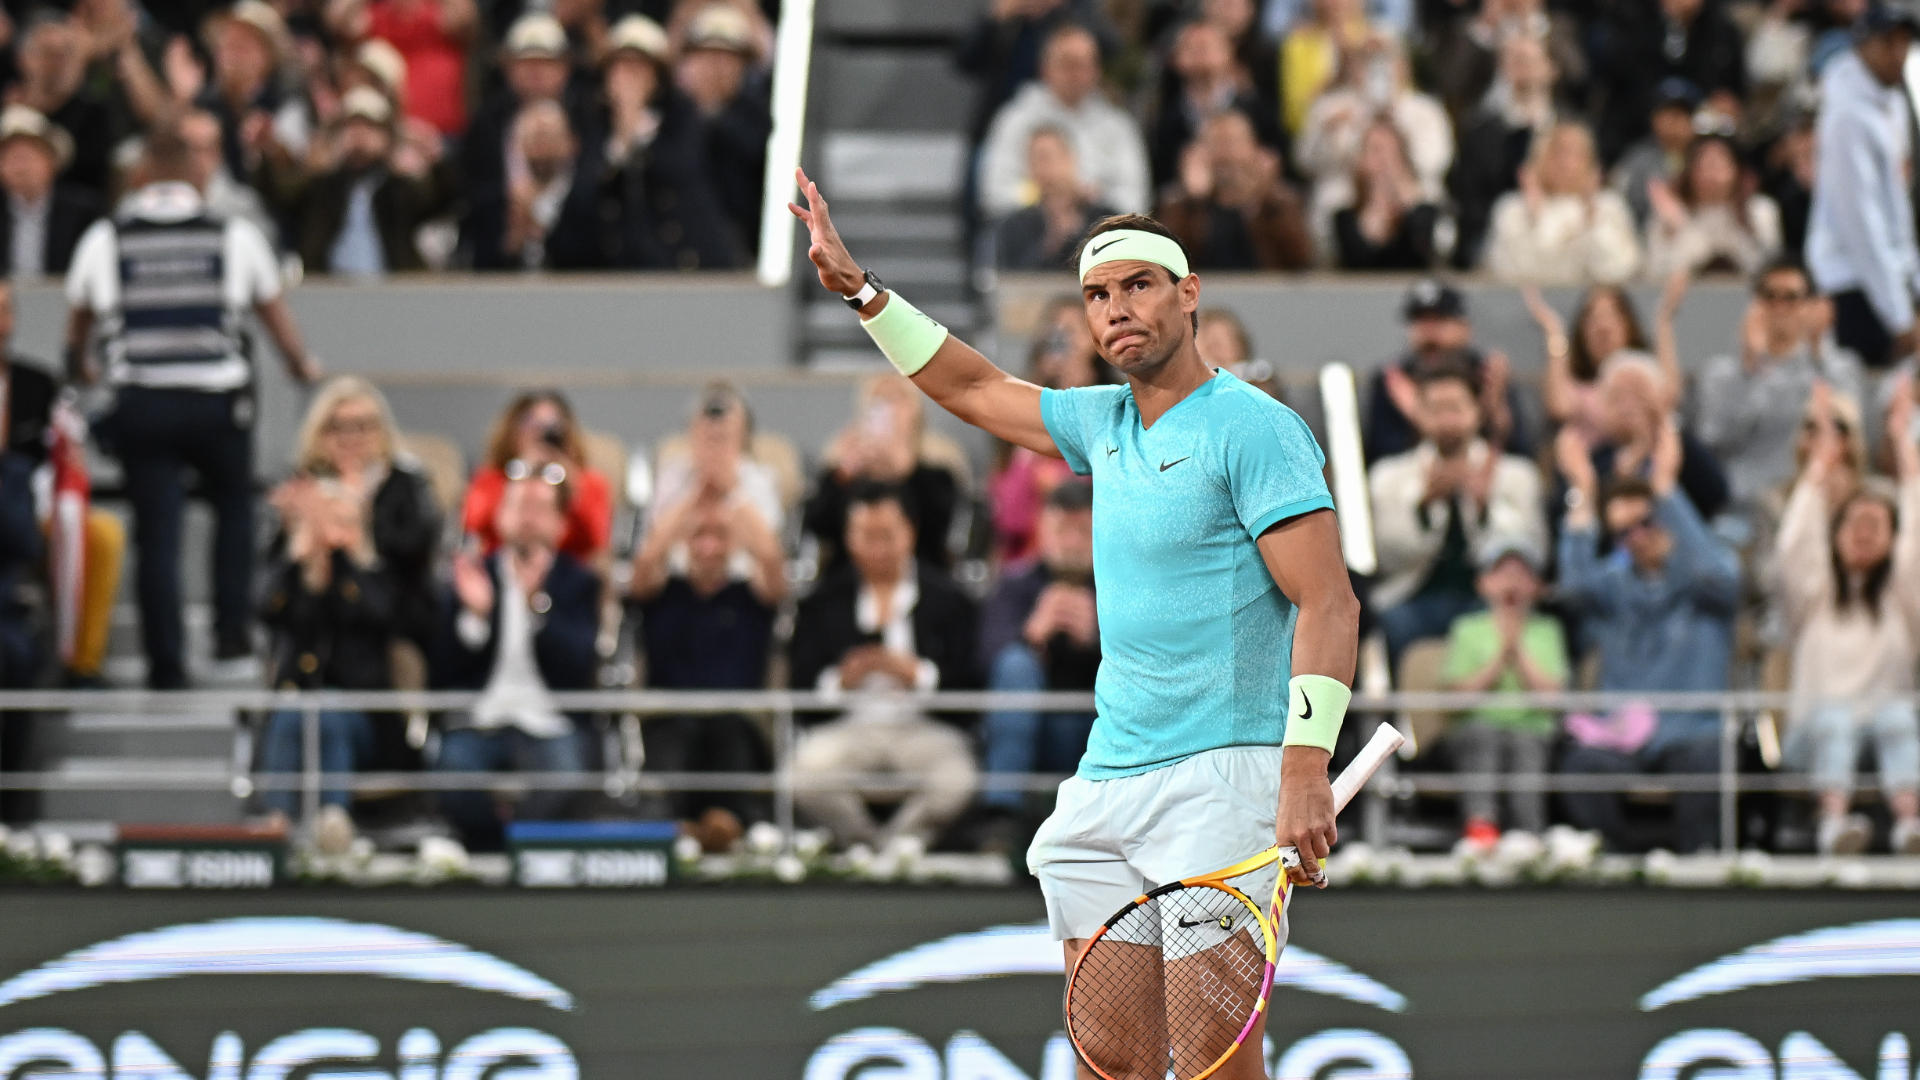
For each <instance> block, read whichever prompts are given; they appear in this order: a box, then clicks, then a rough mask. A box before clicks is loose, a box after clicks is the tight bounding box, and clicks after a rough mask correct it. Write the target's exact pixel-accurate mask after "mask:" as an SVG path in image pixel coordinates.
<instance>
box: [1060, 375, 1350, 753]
mask: <svg viewBox="0 0 1920 1080" xmlns="http://www.w3.org/2000/svg"><path fill="white" fill-rule="evenodd" d="M1040 416H1041V419H1042V420H1043V421H1044V422H1045V423H1046V425H1047V432H1048V434H1050V435H1052V436H1053V442H1054V445H1055V446H1058V447H1059V448H1060V452H1061V454H1063V455H1064V456H1065V457H1066V459H1067V464H1068V465H1070V466H1072V467H1073V471H1074V472H1075V473H1078V474H1079V475H1081V476H1091V477H1093V574H1094V579H1095V580H1096V581H1098V582H1099V585H1100V588H1099V599H1098V603H1099V611H1100V675H1099V677H1098V679H1097V680H1096V681H1095V684H1094V700H1095V706H1096V709H1097V711H1098V719H1097V720H1096V721H1095V722H1094V725H1093V734H1092V736H1091V737H1090V738H1089V739H1088V740H1087V753H1086V756H1085V757H1082V758H1081V759H1080V770H1079V771H1080V775H1081V776H1084V777H1086V778H1088V779H1092V780H1107V779H1112V778H1114V777H1120V776H1133V775H1136V774H1138V773H1143V772H1148V771H1151V770H1153V769H1158V768H1162V767H1164V766H1167V765H1172V764H1174V763H1175V762H1177V761H1180V760H1182V759H1184V758H1188V757H1192V756H1193V755H1194V754H1198V753H1202V752H1204V751H1207V750H1217V749H1219V748H1221V747H1224V746H1278V745H1280V739H1281V736H1282V735H1283V734H1285V732H1286V726H1287V680H1288V679H1289V678H1290V677H1291V674H1292V667H1293V623H1294V619H1295V617H1296V615H1297V611H1296V609H1295V608H1294V606H1293V602H1292V601H1290V600H1288V599H1287V598H1286V595H1285V594H1284V593H1282V592H1281V591H1280V589H1279V587H1278V586H1276V585H1274V583H1273V575H1271V574H1269V573H1268V572H1267V567H1266V564H1265V563H1264V562H1262V561H1261V559H1260V552H1259V549H1258V548H1256V547H1255V546H1254V541H1255V540H1257V539H1258V538H1259V536H1260V534H1261V533H1263V532H1265V531H1266V530H1267V529H1268V528H1270V527H1272V526H1273V525H1274V524H1276V523H1278V522H1282V521H1285V520H1287V519H1288V518H1291V517H1297V516H1299V515H1301V514H1304V513H1307V512H1309V511H1312V510H1320V509H1330V508H1332V506H1333V498H1332V497H1331V496H1330V495H1329V494H1328V493H1327V482H1326V478H1325V477H1324V476H1323V475H1322V474H1321V471H1320V470H1321V467H1322V466H1323V465H1324V464H1325V461H1326V458H1325V457H1323V456H1322V455H1321V453H1320V446H1319V444H1318V443H1316V442H1314V439H1313V433H1312V432H1310V431H1308V430H1307V425H1306V423H1305V422H1304V421H1302V420H1301V419H1300V417H1299V416H1298V415H1297V414H1296V413H1295V412H1294V411H1293V410H1292V409H1289V408H1287V407H1286V406H1285V405H1282V404H1280V403H1279V402H1278V401H1275V400H1274V399H1273V398H1271V397H1268V396H1267V395H1266V394H1265V393H1264V392H1262V391H1260V390H1257V389H1255V388H1253V387H1251V386H1248V385H1247V384H1246V383H1243V382H1241V381H1240V380H1239V379H1236V378H1234V377H1233V376H1232V375H1231V374H1229V373H1227V372H1225V371H1221V372H1217V373H1216V374H1215V375H1214V377H1213V378H1212V379H1209V380H1208V381H1207V382H1205V383H1203V384H1201V386H1200V388H1199V389H1197V390H1195V391H1194V392H1193V393H1191V394H1189V395H1187V397H1186V399H1185V400H1183V401H1181V402H1180V403H1179V404H1178V405H1175V406H1174V407H1173V408H1171V409H1169V410H1167V412H1166V413H1165V414H1164V415H1163V416H1161V417H1160V419H1159V420H1157V421H1155V422H1154V425H1153V427H1152V429H1150V430H1149V429H1146V428H1143V427H1141V425H1140V410H1139V409H1138V408H1136V407H1135V406H1134V403H1133V391H1132V390H1131V389H1129V388H1128V387H1125V386H1092V387H1085V388H1082V389H1075V390H1045V391H1042V392H1041V394H1040Z"/></svg>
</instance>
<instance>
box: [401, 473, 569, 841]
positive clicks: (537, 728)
mask: <svg viewBox="0 0 1920 1080" xmlns="http://www.w3.org/2000/svg"><path fill="white" fill-rule="evenodd" d="M556 479H558V482H557V483H556V482H554V481H553V480H550V479H547V478H545V477H543V476H529V477H527V478H525V479H521V480H515V481H513V482H512V483H510V484H508V485H507V487H506V490H505V492H504V493H503V494H502V495H501V498H500V500H499V503H498V513H497V514H496V515H495V517H494V530H495V532H496V533H497V534H498V535H499V536H500V538H501V547H500V550H499V551H497V552H495V553H494V554H493V555H491V556H488V557H486V558H482V557H481V556H479V555H476V554H474V553H472V552H462V553H460V554H459V555H457V556H455V557H454V562H453V589H452V595H451V596H449V597H448V598H447V600H446V601H445V602H444V603H443V604H442V615H441V620H440V626H439V629H438V630H437V632H436V634H435V637H434V649H433V653H432V662H433V682H434V687H435V688H436V689H442V690H478V691H481V695H480V700H479V701H478V702H477V703H475V705H474V707H473V708H472V709H471V710H469V711H465V712H459V713H454V714H452V715H450V716H448V717H447V718H446V719H445V720H444V724H445V727H446V730H445V733H444V734H443V735H442V736H441V739H440V758H439V760H438V762H436V763H435V764H436V767H437V768H438V769H440V770H441V771H442V772H506V771H523V772H539V773H573V772H579V771H580V770H581V768H582V767H583V765H582V762H583V757H582V751H581V742H580V735H581V733H580V731H579V730H578V726H577V725H578V720H577V718H576V717H570V716H568V715H566V714H563V713H561V712H560V710H559V709H557V708H556V707H555V706H554V704H553V698H552V696H551V695H552V692H553V691H555V690H563V691H564V690H589V689H592V687H593V677H594V672H595V671H596V670H597V668H598V666H599V654H598V653H597V652H596V651H595V649H594V640H595V638H596V637H598V635H599V632H600V576H599V575H598V574H596V573H594V572H593V571H592V570H591V569H589V568H587V567H586V566H584V565H582V564H581V563H580V562H578V561H576V560H575V559H574V558H573V557H572V556H570V555H568V554H567V553H566V552H565V551H564V550H561V548H560V537H561V535H562V533H563V532H564V531H565V530H566V529H567V527H568V526H567V509H568V508H567V500H568V498H569V497H570V489H569V486H568V483H567V481H566V480H565V479H563V478H556ZM566 802H567V798H566V793H565V792H559V791H541V792H536V793H534V794H531V795H529V796H527V797H526V798H525V799H524V800H522V802H521V804H520V810H519V814H518V816H520V817H522V818H526V819H530V820H540V819H543V818H552V817H555V816H557V815H558V814H559V813H560V812H561V811H562V810H563V809H564V808H565V806H566ZM440 808H441V810H442V811H443V812H444V813H445V814H446V815H447V818H448V820H450V821H451V822H452V823H453V826H454V828H455V829H456V830H457V831H458V832H459V834H460V839H461V842H462V843H464V844H466V845H467V847H468V848H470V849H473V850H478V851H497V850H499V849H500V847H501V845H502V839H503V837H502V829H501V824H500V819H499V816H498V813H497V812H496V810H495V808H494V801H493V795H492V794H491V793H490V792H485V791H450V792H445V793H443V794H442V795H441V796H440Z"/></svg>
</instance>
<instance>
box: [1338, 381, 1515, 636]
mask: <svg viewBox="0 0 1920 1080" xmlns="http://www.w3.org/2000/svg"><path fill="white" fill-rule="evenodd" d="M1416 419H1417V421H1418V423H1419V425H1420V434H1421V442H1420V445H1418V446H1416V447H1414V448H1413V449H1412V450H1409V451H1407V452H1406V453H1404V454H1398V455H1395V456H1393V457H1388V458H1382V459H1381V460H1379V461H1377V462H1375V463H1374V465H1373V467H1372V468H1371V469H1369V470H1368V472H1367V488H1368V491H1369V493H1370V495H1371V496H1372V500H1371V501H1372V504H1373V531H1374V546H1375V548H1376V549H1377V551H1378V553H1379V559H1380V570H1379V577H1378V579H1377V582H1376V584H1375V586H1374V591H1373V601H1374V603H1375V605H1377V607H1378V608H1379V618H1380V627H1381V629H1382V630H1383V631H1385V633H1386V636H1387V651H1388V653H1389V655H1390V656H1391V658H1392V660H1393V663H1394V665H1395V667H1396V668H1397V667H1398V666H1399V658H1400V654H1401V653H1402V652H1403V651H1404V650H1405V649H1406V647H1407V646H1408V645H1411V644H1413V643H1414V642H1415V641H1419V640H1421V639H1422V638H1431V637H1440V636H1442V635H1444V634H1445V633H1446V632H1447V627H1449V626H1451V625H1452V624H1453V620H1454V619H1456V618H1459V617H1460V616H1461V615H1463V614H1465V613H1467V612H1469V611H1472V610H1473V609H1474V608H1476V607H1478V606H1479V604H1480V598H1479V595H1478V594H1477V593H1476V592H1475V591H1474V565H1473V553H1474V551H1475V550H1476V549H1477V547H1478V546H1479V544H1480V542H1481V538H1482V537H1485V536H1488V535H1496V536H1527V537H1531V538H1533V540H1534V541H1535V543H1536V544H1537V545H1542V546H1543V545H1544V538H1545V535H1546V525H1545V523H1544V522H1543V521H1541V519H1540V472H1539V470H1538V469H1537V468H1535V467H1534V464H1533V463H1532V462H1531V461H1528V460H1527V459H1526V458H1523V457H1517V456H1515V455H1512V454H1502V453H1498V452H1496V451H1494V450H1492V449H1490V448H1489V447H1488V445H1487V442H1486V440H1485V439H1482V438H1481V437H1480V434H1479V432H1480V387H1479V386H1478V385H1477V384H1476V383H1475V382H1474V378H1473V373H1472V370H1471V369H1470V368H1468V367H1467V366H1466V365H1464V364H1458V363H1449V364H1442V365H1439V366H1436V367H1434V368H1432V369H1430V370H1427V371H1423V372H1421V374H1420V382H1419V398H1418V410H1417V412H1416Z"/></svg>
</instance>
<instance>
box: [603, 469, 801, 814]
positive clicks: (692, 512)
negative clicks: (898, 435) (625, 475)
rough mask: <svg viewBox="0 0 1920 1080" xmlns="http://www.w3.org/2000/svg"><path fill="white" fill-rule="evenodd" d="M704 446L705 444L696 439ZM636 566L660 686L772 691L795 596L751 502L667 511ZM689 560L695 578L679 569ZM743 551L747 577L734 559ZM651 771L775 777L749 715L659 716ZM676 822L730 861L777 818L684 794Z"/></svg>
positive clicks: (687, 503) (646, 734) (654, 677)
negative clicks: (734, 849) (779, 632)
mask: <svg viewBox="0 0 1920 1080" xmlns="http://www.w3.org/2000/svg"><path fill="white" fill-rule="evenodd" d="M697 438H698V436H696V439H697ZM660 505H661V507H662V510H661V516H660V519H659V521H658V522H657V524H655V526H654V528H653V531H652V533H651V534H650V535H649V536H648V537H647V541H646V543H645V544H643V545H641V547H640V550H639V551H637V552H635V553H634V556H633V584H632V587H631V592H630V595H631V596H632V597H633V599H635V600H637V601H639V603H640V611H641V616H642V618H641V623H640V628H641V635H642V646H641V647H642V650H643V655H644V657H645V659H646V665H647V669H646V670H647V678H646V684H647V685H648V686H649V687H653V688H655V689H660V690H763V689H765V688H766V685H767V660H768V656H769V653H770V650H771V648H772V646H773V620H774V616H775V615H776V613H777V612H776V609H777V608H778V607H779V604H780V601H781V600H782V599H784V598H785V597H786V592H787V577H786V553H785V552H784V551H783V550H782V549H781V547H780V538H779V537H778V536H777V535H775V533H774V531H773V530H772V529H771V528H769V527H768V522H767V519H766V518H765V517H764V516H762V514H761V512H760V510H759V509H757V508H756V507H755V506H754V504H753V503H752V502H751V501H748V500H744V499H738V498H735V497H733V495H732V493H730V492H727V491H725V490H723V489H720V488H718V487H715V486H711V485H705V486H701V487H698V488H695V489H692V490H689V491H687V492H686V494H685V495H684V497H682V498H679V499H677V500H675V501H672V502H668V501H666V500H665V499H662V501H661V503H660ZM676 551H681V552H684V554H683V555H682V556H681V558H682V559H683V560H684V564H685V565H684V569H675V568H674V567H673V565H672V562H673V553H674V552H676ZM738 551H744V552H745V553H746V554H747V556H748V560H747V567H746V569H745V571H744V573H742V572H740V571H738V570H737V569H736V567H735V561H734V555H735V553H736V552H738ZM641 737H642V739H643V740H644V744H645V747H646V756H647V768H649V769H654V770H658V771H661V772H765V771H766V770H768V769H770V768H772V767H773V755H772V752H771V751H770V750H769V749H768V748H767V744H766V740H765V739H764V738H762V737H761V734H760V729H759V728H758V727H756V726H754V723H753V721H752V720H750V719H749V718H747V717H745V716H742V715H740V714H738V713H721V714H701V715H678V716H674V715H668V716H653V717H649V718H648V719H647V721H646V723H645V725H644V726H643V728H642V729H641ZM669 800H670V801H671V803H672V804H673V814H674V817H675V818H677V819H679V821H680V822H681V823H682V824H681V828H682V830H683V831H685V832H686V833H687V834H688V835H690V836H694V837H696V838H698V839H699V840H700V843H701V846H702V847H704V848H705V849H706V850H708V851H725V850H727V849H728V848H729V847H731V846H732V845H733V842H734V841H735V840H738V839H739V838H740V837H741V836H742V835H743V834H744V833H745V831H746V826H748V825H752V824H753V823H755V822H758V821H766V820H768V819H769V818H771V817H772V816H773V815H772V813H771V808H770V807H769V806H768V805H767V798H766V796H765V795H763V794H761V793H759V792H746V791H675V792H673V793H671V794H670V795H669Z"/></svg>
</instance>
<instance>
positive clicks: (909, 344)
mask: <svg viewBox="0 0 1920 1080" xmlns="http://www.w3.org/2000/svg"><path fill="white" fill-rule="evenodd" d="M860 327H861V329H863V330H865V331H866V332H867V336H868V337H870V338H872V339H873V343H874V344H875V345H878V346H880V351H881V352H883V353H885V354H887V359H888V360H890V361H892V362H893V366H894V367H895V368H897V369H898V370H899V372H900V374H902V375H914V374H917V373H918V372H919V371H920V369H921V368H923V367H926V366H927V364H928V362H929V361H931V360H932V359H933V354H934V353H936V352H939V351H940V346H941V345H943V344H945V343H946V340H947V328H946V327H944V326H941V325H940V324H939V323H937V322H934V321H933V320H932V319H930V318H928V317H927V316H926V315H925V314H924V313H923V312H921V310H920V309H919V308H917V307H914V306H913V305H912V304H909V303H907V302H906V301H905V300H903V299H901V297H900V294H899V293H897V292H891V291H889V292H888V293H887V306H886V307H883V308H881V309H880V314H878V315H875V316H874V317H873V318H871V319H862V320H861V321H860Z"/></svg>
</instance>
